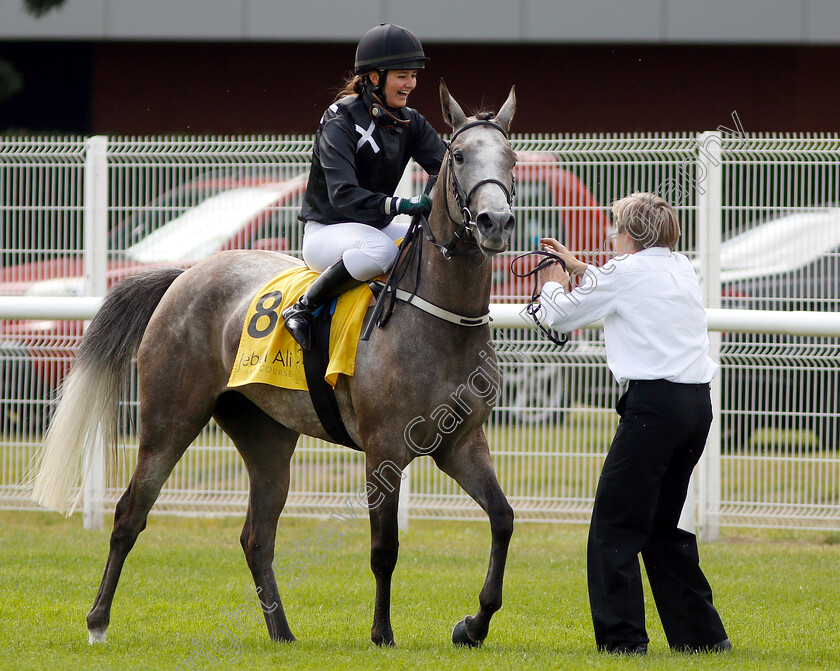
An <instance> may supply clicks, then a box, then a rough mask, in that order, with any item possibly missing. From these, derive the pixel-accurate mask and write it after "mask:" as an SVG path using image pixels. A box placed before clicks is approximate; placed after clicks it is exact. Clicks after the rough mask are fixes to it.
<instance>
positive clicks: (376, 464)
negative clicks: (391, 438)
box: [366, 456, 405, 645]
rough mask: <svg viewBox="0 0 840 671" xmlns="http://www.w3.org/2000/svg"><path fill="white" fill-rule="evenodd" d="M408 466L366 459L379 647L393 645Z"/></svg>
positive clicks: (374, 630) (374, 635)
mask: <svg viewBox="0 0 840 671" xmlns="http://www.w3.org/2000/svg"><path fill="white" fill-rule="evenodd" d="M403 468H405V464H402V463H401V464H399V465H397V464H395V463H394V462H393V461H390V460H387V459H373V458H371V457H370V456H368V458H367V464H366V471H367V481H366V491H367V498H368V509H369V513H370V568H371V570H372V571H373V576H374V578H375V579H376V604H375V606H374V610H373V627H372V628H371V631H370V640H372V641H373V642H374V643H376V645H394V632H393V630H392V629H391V577H392V576H393V574H394V567H395V566H396V565H397V554H398V552H399V546H400V542H399V529H398V526H397V507H398V505H399V499H400V483H401V482H402V478H403V477H405V476H404V474H403V471H402V469H403Z"/></svg>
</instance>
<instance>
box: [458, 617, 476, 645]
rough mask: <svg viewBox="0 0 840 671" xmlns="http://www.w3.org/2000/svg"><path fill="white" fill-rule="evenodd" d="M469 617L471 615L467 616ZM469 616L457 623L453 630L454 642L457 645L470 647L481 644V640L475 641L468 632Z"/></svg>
mask: <svg viewBox="0 0 840 671" xmlns="http://www.w3.org/2000/svg"><path fill="white" fill-rule="evenodd" d="M467 617H469V615H468V616H467ZM467 617H465V618H464V619H463V620H461V621H460V622H459V623H458V624H456V625H455V628H454V629H453V630H452V642H453V643H454V644H455V645H465V646H467V647H468V648H477V647H478V646H480V645H481V641H474V640H472V639H471V638H470V635H469V634H468V633H467Z"/></svg>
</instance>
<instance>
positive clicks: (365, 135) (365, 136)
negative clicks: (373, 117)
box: [356, 121, 379, 154]
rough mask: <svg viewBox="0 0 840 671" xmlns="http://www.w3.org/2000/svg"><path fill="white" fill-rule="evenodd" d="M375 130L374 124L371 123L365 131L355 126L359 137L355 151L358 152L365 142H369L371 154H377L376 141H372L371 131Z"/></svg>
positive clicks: (357, 125)
mask: <svg viewBox="0 0 840 671" xmlns="http://www.w3.org/2000/svg"><path fill="white" fill-rule="evenodd" d="M375 129H376V124H375V123H373V121H371V122H370V126H368V129H367V130H365V129H364V128H362V127H361V126H360V125H359V124H356V132H357V133H358V134H359V135H361V137H360V138H359V141H358V142H357V143H356V151H359V150H360V149H361V148H362V145H364V143H365V142H370V146H371V147H372V148H373V153H374V154H378V153H379V145H378V144H376V140H374V139H373V131H374V130H375Z"/></svg>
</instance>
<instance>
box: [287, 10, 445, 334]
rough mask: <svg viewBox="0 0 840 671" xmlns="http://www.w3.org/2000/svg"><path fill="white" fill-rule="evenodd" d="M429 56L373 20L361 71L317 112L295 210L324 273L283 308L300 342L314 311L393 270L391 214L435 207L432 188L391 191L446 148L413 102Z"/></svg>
mask: <svg viewBox="0 0 840 671" xmlns="http://www.w3.org/2000/svg"><path fill="white" fill-rule="evenodd" d="M428 61H429V59H428V58H427V57H426V56H425V54H424V53H423V47H422V45H421V44H420V40H418V39H417V37H415V35H414V34H413V33H412V32H411V31H409V30H406V29H405V28H401V27H400V26H396V25H393V24H390V23H382V24H380V25H378V26H376V27H375V28H373V29H372V30H370V31H368V32H367V33H366V34H365V36H364V37H362V39H361V41H360V42H359V45H358V47H357V48H356V63H355V69H354V72H355V76H354V77H353V78H352V79H350V80H348V81H347V83H346V85H345V87H344V89H343V90H342V91H341V93H339V95H338V97H337V98H336V102H334V103H333V104H332V105H330V107H329V108H328V109H327V111H326V112H324V115H323V116H322V117H321V122H320V125H319V127H318V132H317V134H316V136H315V145H314V147H313V150H312V165H311V168H310V171H309V183H308V184H307V187H306V193H305V194H304V197H303V206H302V207H301V210H300V214H298V218H299V219H300V220H301V221H303V222H305V224H306V227H305V229H304V236H303V260H304V261H305V262H306V265H307V266H309V267H310V268H311V269H312V270H315V271H317V272H319V273H321V275H320V276H319V277H318V278H317V279H316V280H315V282H314V283H313V284H312V286H311V287H309V289H308V290H307V291H306V293H305V294H303V296H301V297H300V299H299V300H298V301H297V303H295V304H294V305H291V306H290V307H288V308H286V309H285V310H284V311H283V319H284V321H285V323H286V328H287V329H288V330H289V332H290V333H291V334H292V336H293V337H294V339H295V340H296V341H297V342H298V344H299V345H300V346H301V348H302V349H304V350H308V349H309V347H310V327H311V324H312V312H313V310H315V309H317V308H318V307H320V306H321V305H323V304H324V303H326V302H327V300H328V299H330V298H332V297H334V296H337V295H339V294H341V293H343V292H344V291H347V290H348V289H350V288H351V287H353V286H355V285H357V284H359V283H361V282H364V281H366V280H369V279H372V278H374V277H376V276H378V275H381V274H382V273H385V272H387V271H388V270H389V269H390V268H391V266H392V265H393V263H394V261H395V260H396V258H397V246H396V245H395V244H394V240H397V239H399V238H401V237H404V236H405V233H406V231H407V230H408V225H407V224H399V223H394V222H393V221H392V220H393V218H394V217H395V216H396V215H397V214H408V215H415V214H428V213H429V212H430V211H431V206H432V203H431V199H430V198H429V197H428V196H426V195H422V196H417V197H414V198H410V199H409V198H395V197H394V195H393V194H394V190H395V189H396V188H397V184H398V183H399V181H400V177H402V174H403V171H404V170H405V167H406V165H407V164H408V162H409V160H410V159H412V158H413V159H414V160H416V161H417V163H419V164H420V165H421V166H422V167H423V169H424V170H426V172H428V173H430V174H437V172H438V171H439V170H440V164H441V161H442V160H443V155H444V153H445V152H446V145H445V144H444V142H443V141H442V140H441V139H440V137H439V136H438V134H437V133H436V132H435V130H434V129H433V128H432V127H431V125H430V124H429V122H428V121H426V119H425V118H424V117H423V115H421V114H420V113H419V112H417V111H416V110H413V109H411V108H410V107H408V106H407V102H408V96H409V94H411V92H412V91H413V90H414V87H415V86H416V85H417V71H418V70H421V69H423V68H424V67H425V65H426V63H427V62H428Z"/></svg>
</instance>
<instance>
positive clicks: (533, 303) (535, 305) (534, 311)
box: [510, 251, 569, 349]
mask: <svg viewBox="0 0 840 671" xmlns="http://www.w3.org/2000/svg"><path fill="white" fill-rule="evenodd" d="M529 256H541V257H544V258H543V259H542V260H541V261H540V262H539V263H538V264H537V266H536V267H535V268H533V269H531V270H527V271H525V272H523V273H519V272H517V271H516V269H515V268H514V267H513V264H514V263H516V262H517V261H522V260H523V259H526V258H528V257H529ZM555 263H559V264H560V265H561V266H563V270H566V262H565V261H564V260H563V259H562V258H560V257H559V256H557V254H554V253H552V252H544V251H536V252H525V253H524V254H520V255H519V256H517V257H515V258H514V259H513V260H511V262H510V272H511V274H512V275H514V276H516V277H531V276H533V277H534V289H533V290H532V291H531V300H530V301H528V305H526V306H525V312H526V313H527V314H528V315H529V316H530V317H531V319H533V320H534V324H536V326H537V328H538V329H539V330H540V332H541V333H542V334H543V335H544V336H545V337H546V338H548V339H549V340H550V341H551V342H553V343H554V344H555V345H557V346H558V347H559V348H560V349H563V348H564V347H565V346H566V343H568V342H569V334H568V333H560V334H559V338H558V337H557V336H555V333H556V331H553V330H551V329H547V328H546V327H545V326H543V324H542V322H541V321H540V318H539V316H538V313H539V311H540V307H541V306H540V292H539V291H537V287H538V286H539V279H538V278H537V273H539V272H540V271H541V270H543V269H545V268H548V267H549V266H552V265H554V264H555Z"/></svg>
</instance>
